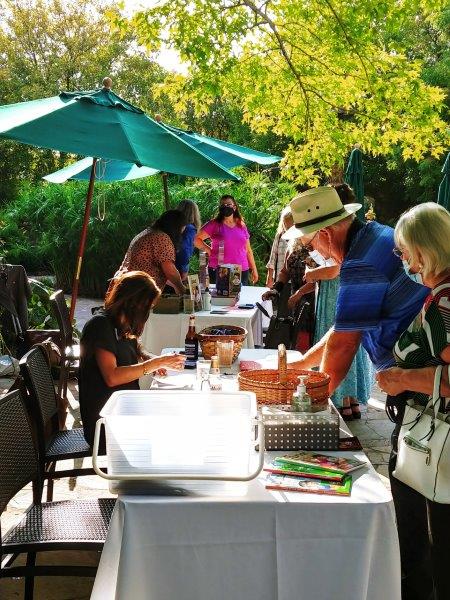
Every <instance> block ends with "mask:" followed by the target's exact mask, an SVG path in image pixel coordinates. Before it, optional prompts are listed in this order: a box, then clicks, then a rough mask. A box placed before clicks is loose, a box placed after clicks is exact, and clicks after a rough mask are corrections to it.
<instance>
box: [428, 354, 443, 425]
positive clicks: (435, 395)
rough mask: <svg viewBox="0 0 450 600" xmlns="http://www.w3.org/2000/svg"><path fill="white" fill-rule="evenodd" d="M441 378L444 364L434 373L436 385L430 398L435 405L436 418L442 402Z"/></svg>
mask: <svg viewBox="0 0 450 600" xmlns="http://www.w3.org/2000/svg"><path fill="white" fill-rule="evenodd" d="M441 379H442V365H438V366H437V367H436V371H435V373H434V385H433V396H432V397H431V399H430V402H432V405H433V414H434V418H435V419H436V418H437V416H438V412H439V408H440V404H441V393H440V392H441Z"/></svg>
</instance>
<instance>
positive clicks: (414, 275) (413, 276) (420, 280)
mask: <svg viewBox="0 0 450 600" xmlns="http://www.w3.org/2000/svg"><path fill="white" fill-rule="evenodd" d="M402 264H403V268H404V270H405V273H406V274H407V275H408V277H409V278H410V279H412V281H414V283H419V284H420V285H425V284H424V282H423V278H422V274H421V273H411V269H410V267H409V264H408V262H407V261H406V260H402Z"/></svg>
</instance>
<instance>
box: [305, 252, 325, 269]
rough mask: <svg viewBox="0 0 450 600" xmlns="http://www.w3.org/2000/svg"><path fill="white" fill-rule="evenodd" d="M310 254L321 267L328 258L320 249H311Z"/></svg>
mask: <svg viewBox="0 0 450 600" xmlns="http://www.w3.org/2000/svg"><path fill="white" fill-rule="evenodd" d="M309 255H310V257H311V258H312V259H313V261H314V262H316V263H317V264H318V265H319V267H323V266H325V263H326V260H325V258H324V257H323V256H322V255H321V254H320V252H319V251H318V250H311V252H309Z"/></svg>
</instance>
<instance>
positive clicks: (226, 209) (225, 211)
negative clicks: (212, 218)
mask: <svg viewBox="0 0 450 600" xmlns="http://www.w3.org/2000/svg"><path fill="white" fill-rule="evenodd" d="M219 213H220V214H221V215H222V216H224V217H231V215H233V214H234V208H233V207H232V206H221V207H220V210H219Z"/></svg>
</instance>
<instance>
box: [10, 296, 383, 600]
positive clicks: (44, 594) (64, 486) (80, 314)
mask: <svg viewBox="0 0 450 600" xmlns="http://www.w3.org/2000/svg"><path fill="white" fill-rule="evenodd" d="M98 305H99V301H98V300H90V299H85V298H81V299H79V301H78V304H77V309H76V318H77V322H78V328H79V329H81V328H82V326H83V325H84V323H85V322H86V321H87V320H88V319H89V318H90V316H91V311H90V309H91V307H92V306H98ZM5 383H6V382H3V384H4V385H5ZM1 387H2V386H1V380H0V393H1ZM69 401H70V415H69V419H68V427H73V426H78V425H79V424H80V421H79V418H80V416H79V407H78V389H77V386H76V383H75V382H74V381H73V382H71V385H70V394H69ZM349 427H350V429H351V431H352V432H353V435H356V436H358V438H359V439H360V441H361V443H362V445H363V447H364V450H365V452H366V453H367V455H368V457H369V459H370V460H371V462H372V464H373V465H374V467H375V469H376V470H377V471H378V473H379V475H380V478H381V479H382V481H383V483H384V484H385V485H386V486H387V487H389V480H388V478H387V462H388V458H389V452H390V433H391V431H392V428H393V426H392V423H391V422H390V421H389V420H388V418H387V417H386V413H385V411H384V395H383V394H382V393H381V392H380V391H379V390H378V389H377V388H376V387H374V389H373V390H372V397H371V398H370V400H369V403H368V406H367V407H363V410H362V418H361V419H360V420H358V421H351V422H349ZM77 462H78V463H79V465H77V466H81V463H82V462H83V464H84V465H86V466H88V465H89V463H90V460H89V459H84V461H81V460H79V461H77ZM72 463H73V461H67V466H66V468H70V467H71V465H72ZM60 468H63V465H61V467H60ZM108 496H110V493H109V491H108V484H107V482H106V480H104V479H101V478H100V477H97V476H89V477H80V478H78V479H76V480H75V479H63V480H60V481H56V482H55V489H54V499H55V500H63V499H80V498H96V497H108ZM30 502H31V487H30V486H28V487H27V488H25V489H24V490H21V492H19V494H17V495H16V496H15V498H13V500H12V501H11V502H10V503H9V505H8V507H7V509H6V511H5V512H4V514H3V515H2V518H1V526H2V531H3V532H5V531H7V530H8V529H9V527H11V525H13V524H14V523H15V522H16V521H17V520H18V519H19V517H20V515H21V514H22V513H23V512H24V510H25V509H26V508H27V506H28V505H29V504H30ZM98 558H99V557H98V554H97V553H95V552H92V553H86V552H70V553H69V552H57V553H56V552H55V553H51V552H48V553H45V554H44V553H43V554H42V555H40V558H38V560H40V561H41V564H58V563H59V564H61V563H62V562H63V561H64V562H67V563H69V564H94V565H95V564H97V562H98ZM92 585H93V580H92V579H90V578H83V577H67V578H62V577H38V578H37V579H36V583H35V600H87V599H88V598H89V597H90V593H91V589H92ZM22 597H23V583H22V582H21V581H20V580H7V579H3V580H0V599H1V600H17V599H19V598H22Z"/></svg>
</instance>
